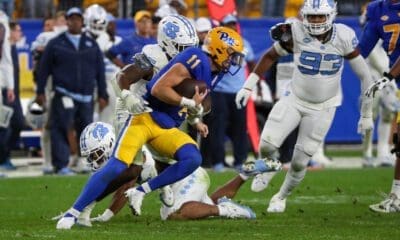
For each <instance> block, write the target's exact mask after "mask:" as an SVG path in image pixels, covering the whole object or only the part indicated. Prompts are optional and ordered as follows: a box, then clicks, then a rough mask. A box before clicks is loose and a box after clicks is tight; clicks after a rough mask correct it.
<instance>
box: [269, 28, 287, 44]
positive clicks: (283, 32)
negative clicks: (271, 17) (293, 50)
mask: <svg viewBox="0 0 400 240" xmlns="http://www.w3.org/2000/svg"><path fill="white" fill-rule="evenodd" d="M269 33H270V35H271V38H272V39H273V40H275V41H282V42H289V41H290V40H291V39H292V24H291V23H278V24H276V25H275V26H273V27H272V28H271V30H270V31H269Z"/></svg>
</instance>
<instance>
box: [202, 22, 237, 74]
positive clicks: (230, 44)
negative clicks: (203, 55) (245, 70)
mask: <svg viewBox="0 0 400 240" xmlns="http://www.w3.org/2000/svg"><path fill="white" fill-rule="evenodd" d="M204 40H205V41H204V45H203V47H202V48H203V50H204V51H205V52H207V53H208V54H209V55H210V57H211V58H212V60H213V62H214V64H215V65H216V66H217V68H218V69H219V70H220V71H221V72H224V73H228V72H229V73H230V74H231V75H235V74H236V73H237V72H238V71H239V70H240V68H241V67H242V63H243V59H244V54H243V40H242V38H241V37H240V35H239V34H238V33H237V32H235V31H234V30H232V29H230V28H227V27H217V28H213V29H211V30H210V31H209V32H208V34H207V36H206V37H205V39H204ZM233 67H235V69H233ZM232 70H233V71H232Z"/></svg>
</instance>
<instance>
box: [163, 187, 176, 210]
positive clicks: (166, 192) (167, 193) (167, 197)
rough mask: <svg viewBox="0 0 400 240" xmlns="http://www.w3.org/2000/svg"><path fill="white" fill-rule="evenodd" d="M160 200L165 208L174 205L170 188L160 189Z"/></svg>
mask: <svg viewBox="0 0 400 240" xmlns="http://www.w3.org/2000/svg"><path fill="white" fill-rule="evenodd" d="M160 200H161V202H162V203H163V204H164V205H165V206H167V207H172V206H173V205H174V203H175V199H174V192H173V191H172V189H171V187H170V186H165V187H163V188H161V193H160Z"/></svg>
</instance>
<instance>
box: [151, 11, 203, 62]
mask: <svg viewBox="0 0 400 240" xmlns="http://www.w3.org/2000/svg"><path fill="white" fill-rule="evenodd" d="M157 43H158V45H159V46H160V47H161V48H162V49H163V50H164V51H165V53H166V54H167V55H168V56H169V57H170V58H173V57H175V56H176V55H178V53H180V52H182V51H183V50H184V49H186V48H188V47H197V45H198V44H199V38H198V37H197V34H196V30H195V28H194V26H193V24H192V23H191V22H190V21H189V20H188V19H187V18H186V17H183V16H181V15H170V16H167V17H164V18H163V19H161V21H160V23H159V24H158V33H157Z"/></svg>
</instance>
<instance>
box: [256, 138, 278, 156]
mask: <svg viewBox="0 0 400 240" xmlns="http://www.w3.org/2000/svg"><path fill="white" fill-rule="evenodd" d="M259 148H260V151H259V152H260V154H261V156H260V157H261V158H263V157H268V158H273V159H278V158H279V151H278V147H276V146H275V145H273V144H272V143H270V142H267V141H265V140H261V142H260V146H259Z"/></svg>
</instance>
